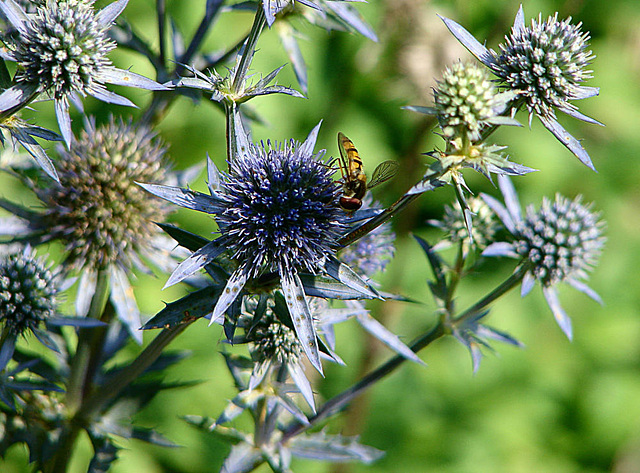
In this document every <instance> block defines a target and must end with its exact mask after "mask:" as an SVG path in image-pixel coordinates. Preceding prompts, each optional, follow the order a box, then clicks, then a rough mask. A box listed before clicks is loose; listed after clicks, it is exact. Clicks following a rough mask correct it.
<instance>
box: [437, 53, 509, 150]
mask: <svg viewBox="0 0 640 473" xmlns="http://www.w3.org/2000/svg"><path fill="white" fill-rule="evenodd" d="M433 93H434V98H435V103H436V110H437V113H438V115H437V116H438V121H439V122H440V126H441V128H442V132H443V134H444V136H445V138H447V139H452V138H454V137H457V136H460V135H462V134H463V133H466V134H467V136H468V137H469V139H470V140H472V141H476V140H479V139H480V131H481V130H482V128H483V127H485V126H486V125H488V124H489V123H490V122H491V119H492V118H494V117H496V116H497V115H499V114H500V113H502V111H504V109H505V105H506V102H507V100H506V99H508V98H510V97H511V95H508V96H506V95H505V94H499V93H498V91H497V89H496V88H495V86H494V85H493V83H492V82H491V79H490V77H489V74H488V72H487V71H486V70H485V69H483V68H480V66H477V65H475V64H464V63H461V62H459V63H456V64H454V65H453V66H452V67H448V68H447V69H446V70H445V72H444V74H443V75H442V80H441V81H439V82H438V84H437V86H436V87H435V88H434V91H433Z"/></svg>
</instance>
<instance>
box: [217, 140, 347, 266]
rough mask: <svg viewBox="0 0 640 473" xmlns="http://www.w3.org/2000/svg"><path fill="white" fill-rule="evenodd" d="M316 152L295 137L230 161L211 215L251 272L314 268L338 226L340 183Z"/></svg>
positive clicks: (254, 147) (337, 232) (331, 248)
mask: <svg viewBox="0 0 640 473" xmlns="http://www.w3.org/2000/svg"><path fill="white" fill-rule="evenodd" d="M318 158H319V156H317V155H316V156H308V155H306V154H305V152H303V151H302V148H301V147H300V144H299V143H296V142H295V141H293V140H291V141H288V142H285V143H281V144H277V143H275V144H272V143H270V142H267V143H266V144H265V143H261V144H260V145H251V149H250V150H249V151H248V152H247V153H246V154H244V155H243V156H241V157H239V158H238V159H235V160H234V161H232V162H231V164H230V170H229V173H228V175H227V176H226V179H225V180H224V183H223V187H224V193H221V196H222V198H223V200H224V204H223V207H224V210H223V211H222V212H221V213H220V214H219V215H218V217H217V219H216V221H217V222H218V224H219V225H220V233H221V236H222V239H223V241H224V244H225V245H226V246H227V247H228V248H229V249H230V250H231V251H232V253H233V256H234V258H235V259H236V260H237V261H238V262H239V263H240V264H241V265H242V266H245V268H246V270H247V271H248V273H249V274H250V276H252V277H253V276H256V275H258V274H260V273H261V272H263V271H278V272H280V273H281V274H282V273H286V274H291V273H293V272H295V271H297V270H303V271H310V272H312V273H315V272H317V270H318V269H319V267H320V266H321V264H322V262H323V260H324V258H325V257H326V256H327V255H328V254H331V253H333V252H334V248H335V247H336V246H337V243H336V242H337V239H338V238H339V235H340V232H341V230H342V229H343V226H342V225H341V224H340V223H339V222H340V220H341V219H342V217H343V215H342V214H343V212H342V211H341V210H340V208H339V207H338V206H337V205H336V202H337V198H338V196H339V194H340V188H339V186H338V185H337V184H336V183H335V182H334V181H333V179H332V174H333V170H332V169H331V167H329V166H327V164H326V163H324V162H323V161H322V160H321V159H318Z"/></svg>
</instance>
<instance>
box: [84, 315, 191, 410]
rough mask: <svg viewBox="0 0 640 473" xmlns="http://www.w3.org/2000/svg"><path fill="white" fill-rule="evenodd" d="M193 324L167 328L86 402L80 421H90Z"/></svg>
mask: <svg viewBox="0 0 640 473" xmlns="http://www.w3.org/2000/svg"><path fill="white" fill-rule="evenodd" d="M190 324H191V322H187V323H182V324H180V325H176V326H174V327H171V328H165V329H163V330H162V332H160V333H159V334H158V336H157V337H156V338H154V339H153V341H152V342H151V343H150V344H149V345H148V346H147V348H145V349H144V350H143V351H142V353H140V355H138V357H137V358H136V359H135V360H133V361H132V362H131V364H130V365H128V366H126V367H125V368H123V369H122V370H120V371H119V372H118V373H117V374H116V375H115V376H114V378H113V379H111V380H110V381H109V382H108V384H107V385H105V386H104V389H99V390H97V391H96V392H95V393H94V394H93V395H92V396H91V397H89V398H88V399H86V400H85V402H84V403H83V404H82V407H81V408H80V410H79V411H78V413H77V414H76V417H77V419H78V420H79V421H83V422H86V421H89V420H90V419H91V418H92V417H93V416H94V415H95V414H97V413H98V412H100V409H102V407H103V406H104V405H105V404H106V403H107V402H109V401H111V400H112V399H113V398H115V397H116V396H117V395H118V394H120V392H121V391H122V390H123V389H124V388H126V387H127V386H128V385H129V384H130V383H131V382H133V381H135V380H136V379H137V378H138V376H140V375H141V374H142V373H143V372H144V371H145V370H146V369H147V368H148V367H149V366H151V364H152V363H153V362H154V361H156V360H157V359H158V357H159V356H160V355H161V354H162V351H163V350H164V349H165V348H166V346H167V345H169V343H171V342H172V341H173V340H174V339H175V338H176V337H177V336H178V335H180V334H181V333H182V332H183V331H184V330H185V329H186V328H187V327H188V326H189V325H190Z"/></svg>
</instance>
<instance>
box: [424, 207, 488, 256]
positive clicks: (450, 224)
mask: <svg viewBox="0 0 640 473" xmlns="http://www.w3.org/2000/svg"><path fill="white" fill-rule="evenodd" d="M467 205H468V206H469V210H470V211H471V223H472V230H471V234H472V236H473V242H474V244H475V245H476V247H478V248H484V247H486V246H487V245H488V244H489V243H491V242H492V241H493V239H494V236H495V234H496V231H497V230H498V221H497V219H496V217H495V214H494V213H493V211H492V210H491V208H490V207H489V206H488V205H487V204H486V203H485V202H484V201H483V200H482V199H481V198H479V197H470V198H468V199H467ZM430 223H432V224H434V225H436V226H437V227H439V228H441V229H442V230H443V231H445V232H446V233H447V239H448V240H449V241H450V242H452V243H457V242H459V241H465V240H466V241H468V240H469V231H468V229H467V227H466V226H465V224H464V216H463V215H462V210H461V209H460V204H459V203H458V202H456V203H455V204H453V205H445V207H444V216H443V217H442V220H441V221H430Z"/></svg>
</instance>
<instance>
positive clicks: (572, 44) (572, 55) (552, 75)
mask: <svg viewBox="0 0 640 473" xmlns="http://www.w3.org/2000/svg"><path fill="white" fill-rule="evenodd" d="M580 27H581V24H580V23H579V24H577V25H573V24H571V18H567V19H565V20H562V21H559V20H558V14H557V13H556V14H555V15H554V16H550V17H549V18H547V20H545V21H542V15H540V16H538V20H537V21H536V20H535V19H533V20H532V21H531V26H528V27H524V28H515V27H514V28H513V30H512V32H511V34H510V35H509V36H508V37H507V38H506V43H505V44H501V45H500V51H501V53H500V54H499V55H498V56H497V58H496V63H495V65H494V67H493V68H492V69H493V70H494V72H495V73H496V75H497V76H498V77H500V78H501V79H502V80H503V81H504V83H505V84H507V85H508V87H509V88H510V89H511V90H515V91H518V92H520V93H521V94H522V95H523V96H524V97H525V100H526V104H527V108H528V109H529V112H530V113H536V114H538V115H542V116H553V115H554V111H553V109H554V107H558V108H560V109H563V108H566V107H573V106H572V105H570V104H569V103H568V101H569V100H572V99H577V98H582V95H583V94H582V92H581V90H580V83H581V82H582V81H584V80H585V79H589V78H591V77H592V76H591V75H590V72H591V71H589V70H587V69H586V68H587V66H588V65H589V63H590V61H591V60H592V59H593V55H592V54H591V51H590V50H589V49H588V46H589V43H588V41H589V33H588V32H582V31H580Z"/></svg>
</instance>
